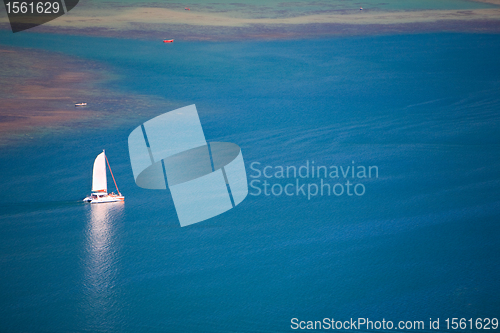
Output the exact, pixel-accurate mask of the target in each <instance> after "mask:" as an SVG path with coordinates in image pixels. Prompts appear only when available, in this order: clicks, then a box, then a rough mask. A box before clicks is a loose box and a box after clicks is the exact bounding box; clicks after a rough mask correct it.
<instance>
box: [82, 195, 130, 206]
mask: <svg viewBox="0 0 500 333" xmlns="http://www.w3.org/2000/svg"><path fill="white" fill-rule="evenodd" d="M83 201H84V202H90V203H91V204H96V203H107V202H123V201H125V197H124V196H122V195H116V194H106V195H99V196H96V195H91V196H88V197H86V198H85V199H83Z"/></svg>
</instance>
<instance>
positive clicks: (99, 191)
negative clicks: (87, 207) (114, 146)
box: [83, 150, 125, 203]
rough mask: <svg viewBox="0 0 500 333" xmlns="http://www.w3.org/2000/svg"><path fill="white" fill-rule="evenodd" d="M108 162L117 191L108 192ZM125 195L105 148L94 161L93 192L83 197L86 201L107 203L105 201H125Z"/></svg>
mask: <svg viewBox="0 0 500 333" xmlns="http://www.w3.org/2000/svg"><path fill="white" fill-rule="evenodd" d="M106 164H108V167H109V172H110V173H111V177H113V182H114V183H115V187H116V192H118V194H115V193H113V192H111V193H108V180H107V178H106ZM124 200H125V197H124V196H123V195H122V194H121V193H120V191H119V190H118V186H117V185H116V180H115V176H113V171H111V166H110V165H109V161H108V158H107V157H106V153H105V151H104V150H103V151H102V153H100V154H99V155H97V157H96V158H95V161H94V171H93V173H92V194H91V195H89V196H88V197H86V198H85V199H83V201H85V202H90V203H105V202H117V201H124Z"/></svg>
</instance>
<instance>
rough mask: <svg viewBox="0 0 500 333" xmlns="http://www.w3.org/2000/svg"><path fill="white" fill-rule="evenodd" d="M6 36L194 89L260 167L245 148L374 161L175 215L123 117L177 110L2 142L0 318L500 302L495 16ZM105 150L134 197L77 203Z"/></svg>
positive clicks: (141, 323)
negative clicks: (279, 33) (319, 29)
mask: <svg viewBox="0 0 500 333" xmlns="http://www.w3.org/2000/svg"><path fill="white" fill-rule="evenodd" d="M0 40H1V41H2V43H3V44H7V45H11V46H24V47H26V46H29V47H34V48H41V49H47V50H54V51H59V52H63V53H65V54H68V55H73V56H78V57H82V58H84V59H91V60H95V61H101V62H103V63H105V64H107V65H109V66H110V68H111V69H112V70H113V71H115V72H116V73H119V74H120V75H121V78H120V80H118V81H115V82H114V83H113V84H112V88H113V89H117V90H120V91H122V92H126V93H129V94H134V93H140V94H150V95H152V96H155V97H156V96H161V97H164V98H166V99H168V100H170V101H172V103H173V105H176V106H179V107H181V106H184V105H188V104H192V103H195V104H196V105H197V108H198V111H199V114H200V119H201V122H202V125H203V128H204V131H205V136H206V137H207V139H208V140H209V141H228V142H234V143H236V144H238V145H239V146H240V147H241V148H242V152H243V156H244V159H245V162H246V164H247V173H248V175H249V176H250V175H252V174H254V173H253V172H252V170H251V169H250V163H252V162H260V163H262V165H273V166H275V165H296V166H301V165H303V164H305V163H306V161H307V160H308V161H315V163H316V164H317V165H320V164H321V165H344V166H347V165H351V164H352V161H355V163H356V165H376V166H378V168H379V178H377V179H371V180H366V181H364V184H365V186H366V193H365V195H363V196H352V197H349V196H346V195H343V196H339V197H335V196H330V197H328V196H323V197H320V196H318V197H314V198H312V199H311V200H307V198H305V197H304V196H291V197H286V196H279V197H275V196H249V197H247V199H245V201H243V202H242V203H241V204H240V205H239V206H238V207H236V208H235V209H233V210H231V211H229V212H227V213H225V214H223V215H220V216H218V217H215V218H213V219H210V220H208V221H205V222H202V223H199V224H196V225H193V226H190V227H186V228H180V227H179V224H178V221H177V217H176V213H175V209H174V207H173V204H172V201H171V198H170V195H169V193H168V191H147V190H142V189H140V188H138V187H136V186H135V184H134V180H133V177H132V172H131V168H130V164H129V160H128V154H127V136H128V134H129V133H130V131H131V130H132V129H133V128H135V127H136V126H137V125H139V124H140V123H142V122H143V121H145V120H147V119H149V118H150V117H152V116H155V115H158V114H161V113H163V112H166V111H169V110H151V114H142V115H136V118H135V119H134V117H133V115H132V117H131V120H130V121H129V122H128V123H127V124H125V125H122V126H121V127H119V128H112V129H110V130H108V131H103V130H102V129H78V130H75V132H74V133H70V134H64V135H61V134H57V135H55V136H54V137H52V138H50V137H48V138H45V139H44V140H43V141H39V142H36V143H34V144H32V145H24V146H19V147H13V148H3V149H2V150H1V151H0V161H1V162H0V172H1V174H2V177H1V179H0V184H1V188H2V189H4V195H3V196H2V197H1V198H0V207H1V208H0V209H1V210H0V212H1V213H0V281H1V287H0V302H1V304H0V319H1V320H0V330H1V331H6V332H10V331H12V332H17V331H29V332H68V331H71V332H139V331H144V332H151V331H153V332H246V331H248V332H278V331H279V332H284V331H292V330H291V329H290V320H291V319H292V318H294V317H295V318H299V319H301V320H322V319H323V318H324V317H328V318H335V319H338V320H349V318H351V317H352V318H358V317H365V318H366V317H368V318H370V319H372V320H382V318H385V319H386V320H392V321H394V322H397V321H399V320H424V321H425V322H426V323H427V322H428V319H429V318H431V317H432V318H433V319H434V318H438V317H439V318H441V329H444V328H445V326H444V324H443V320H444V319H446V318H447V317H459V318H460V317H466V318H477V317H481V318H484V317H494V316H498V313H499V310H500V303H499V301H498V300H499V299H500V297H499V296H500V290H499V288H498V279H499V277H500V276H499V275H500V267H499V266H498V253H500V252H499V250H500V241H499V239H498V232H499V226H498V221H499V216H500V205H499V199H498V198H499V190H498V186H499V183H500V178H499V176H498V174H499V173H498V170H499V169H500V160H499V158H498V156H499V149H500V145H499V142H500V140H499V139H500V134H499V133H498V130H497V127H498V126H497V124H498V122H499V117H500V115H499V111H500V99H499V95H498V91H499V88H500V65H499V64H498V58H499V55H500V43H499V42H500V37H499V36H498V35H474V34H422V35H398V36H379V37H364V38H362V37H356V38H334V39H323V40H313V41H305V40H302V41H300V43H299V42H297V41H279V42H233V43H203V42H192V43H183V42H179V43H177V42H176V43H175V44H172V45H170V46H174V47H168V48H167V47H165V45H162V44H160V43H157V42H154V41H128V40H127V41H125V40H117V39H102V38H87V37H70V36H60V35H41V34H30V33H25V34H18V35H12V34H10V33H9V34H7V33H2V34H1V35H0ZM125 43H126V45H127V49H126V50H124V44H125ZM81 45H85V46H86V47H84V48H82V47H81ZM89 102H90V101H89ZM101 149H106V151H107V155H108V158H109V160H110V162H111V164H112V167H113V172H114V174H115V177H116V178H117V180H118V185H119V186H120V190H121V191H122V192H123V193H124V194H125V195H126V197H127V199H126V202H125V204H124V205H108V206H89V205H85V204H83V203H80V200H81V199H82V198H83V197H84V196H85V195H87V194H88V191H89V190H90V177H91V166H92V161H93V159H94V158H95V156H96V155H97V154H98V153H99V152H100V151H101ZM249 179H250V178H249ZM270 181H272V182H274V183H276V182H281V183H283V184H284V183H285V182H284V181H280V180H276V179H272V180H270Z"/></svg>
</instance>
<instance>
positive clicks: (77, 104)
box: [75, 103, 87, 106]
mask: <svg viewBox="0 0 500 333" xmlns="http://www.w3.org/2000/svg"><path fill="white" fill-rule="evenodd" d="M75 106H87V103H76V104H75Z"/></svg>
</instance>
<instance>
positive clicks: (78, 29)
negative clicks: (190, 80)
mask: <svg viewBox="0 0 500 333" xmlns="http://www.w3.org/2000/svg"><path fill="white" fill-rule="evenodd" d="M484 2H494V3H495V4H496V2H498V3H499V4H500V0H484ZM0 28H3V29H9V30H10V27H9V25H8V22H7V18H6V17H4V18H0ZM31 31H32V32H39V33H57V34H72V35H88V36H101V37H119V38H133V39H136V38H139V39H158V38H167V37H168V38H177V39H183V40H212V41H214V40H238V39H288V38H300V37H314V36H318V37H321V36H328V35H334V36H335V35H376V34H387V33H408V32H412V33H419V32H439V31H453V32H474V33H478V32H479V33H481V32H483V33H484V32H490V33H500V8H489V9H472V10H419V11H375V10H374V11H371V10H364V11H362V12H361V11H352V12H351V11H337V12H334V13H332V12H330V13H323V14H310V15H302V16H294V17H282V18H240V17H234V16H230V15H221V14H213V13H206V12H186V11H177V10H171V9H165V8H152V7H150V8H148V7H143V8H121V9H118V10H111V9H101V10H89V9H87V8H82V9H81V10H78V11H75V12H73V11H71V12H69V13H68V14H67V15H65V16H64V17H60V18H58V19H56V20H53V21H50V22H48V23H46V24H44V25H42V26H39V27H36V28H34V29H32V30H31Z"/></svg>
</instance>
